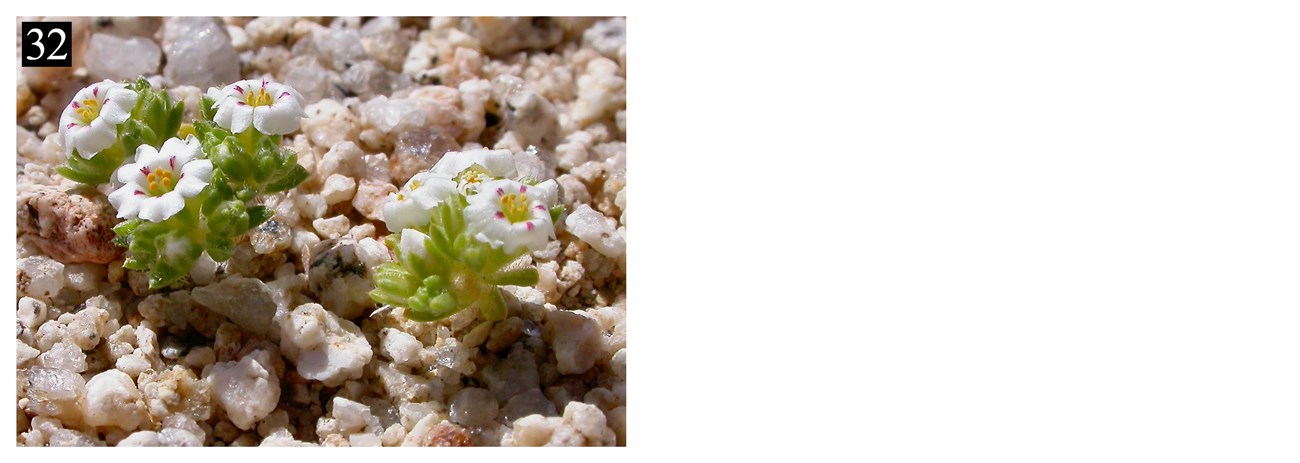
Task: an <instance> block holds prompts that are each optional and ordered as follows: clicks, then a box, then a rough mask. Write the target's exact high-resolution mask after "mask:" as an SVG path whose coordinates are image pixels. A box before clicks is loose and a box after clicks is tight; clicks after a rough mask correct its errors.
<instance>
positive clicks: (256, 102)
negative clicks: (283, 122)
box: [244, 88, 271, 106]
mask: <svg viewBox="0 0 1300 463" xmlns="http://www.w3.org/2000/svg"><path fill="white" fill-rule="evenodd" d="M244 103H247V104H248V105H249V106H268V105H270V104H271V94H270V93H266V89H265V88H259V89H257V90H249V91H248V92H247V93H245V94H244Z"/></svg>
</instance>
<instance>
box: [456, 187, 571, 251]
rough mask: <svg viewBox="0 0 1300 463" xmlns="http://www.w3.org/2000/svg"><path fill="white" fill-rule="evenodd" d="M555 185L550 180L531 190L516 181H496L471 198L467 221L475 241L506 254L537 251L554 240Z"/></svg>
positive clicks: (466, 211)
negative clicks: (502, 249)
mask: <svg viewBox="0 0 1300 463" xmlns="http://www.w3.org/2000/svg"><path fill="white" fill-rule="evenodd" d="M555 191H556V184H555V181H553V180H548V181H546V182H543V183H541V184H538V185H537V186H528V185H525V184H523V183H519V182H516V181H514V180H494V181H491V182H487V183H485V184H483V185H482V187H481V189H480V190H479V194H476V195H473V196H470V197H469V200H468V201H469V205H468V206H466V207H465V221H466V222H467V224H468V225H467V227H468V229H469V232H470V233H471V234H473V235H474V238H476V239H478V240H479V241H482V242H484V243H488V244H489V245H491V246H492V247H494V248H498V247H503V248H504V250H505V252H506V253H507V254H514V253H515V252H517V251H519V249H520V248H527V249H528V250H529V251H537V250H541V249H542V248H544V247H546V243H547V242H548V241H549V240H550V238H554V237H555V225H554V224H552V223H551V211H550V208H551V205H552V204H554V201H555Z"/></svg>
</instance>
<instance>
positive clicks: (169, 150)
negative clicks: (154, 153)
mask: <svg viewBox="0 0 1300 463" xmlns="http://www.w3.org/2000/svg"><path fill="white" fill-rule="evenodd" d="M161 152H162V153H163V154H164V156H165V157H167V158H168V159H169V160H170V158H171V157H175V158H176V165H177V166H181V165H185V164H186V163H188V162H190V161H191V160H194V159H197V158H199V157H200V156H201V155H202V154H203V152H202V151H200V145H199V139H198V138H196V137H195V136H194V135H190V136H188V137H185V140H183V141H182V140H181V139H179V138H175V137H172V138H169V139H167V141H165V142H163V146H162V151H161Z"/></svg>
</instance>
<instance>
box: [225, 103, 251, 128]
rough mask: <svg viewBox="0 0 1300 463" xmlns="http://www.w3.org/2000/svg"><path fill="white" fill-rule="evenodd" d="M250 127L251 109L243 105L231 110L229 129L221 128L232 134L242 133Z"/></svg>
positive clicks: (235, 106) (237, 105)
mask: <svg viewBox="0 0 1300 463" xmlns="http://www.w3.org/2000/svg"><path fill="white" fill-rule="evenodd" d="M251 125H253V108H250V107H248V105H244V104H236V105H234V106H233V107H232V108H231V114H230V127H225V126H222V127H224V128H227V129H229V130H230V131H231V132H233V133H243V132H244V131H245V130H248V127H249V126H251Z"/></svg>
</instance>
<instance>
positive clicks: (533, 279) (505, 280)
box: [487, 267, 538, 286]
mask: <svg viewBox="0 0 1300 463" xmlns="http://www.w3.org/2000/svg"><path fill="white" fill-rule="evenodd" d="M537 278H538V277H537V269H536V268H533V267H528V268H521V269H516V270H511V271H508V272H497V273H496V274H494V275H492V276H490V277H488V278H487V281H488V283H492V284H494V285H510V286H533V285H536V284H537Z"/></svg>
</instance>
